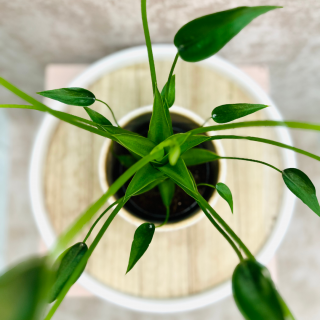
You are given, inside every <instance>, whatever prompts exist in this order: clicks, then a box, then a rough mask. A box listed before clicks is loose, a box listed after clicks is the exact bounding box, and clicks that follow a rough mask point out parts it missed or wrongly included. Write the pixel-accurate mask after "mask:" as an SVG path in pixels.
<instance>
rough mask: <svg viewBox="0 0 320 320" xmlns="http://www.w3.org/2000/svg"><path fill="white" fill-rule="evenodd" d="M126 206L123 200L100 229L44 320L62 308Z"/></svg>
mask: <svg viewBox="0 0 320 320" xmlns="http://www.w3.org/2000/svg"><path fill="white" fill-rule="evenodd" d="M124 204H125V201H123V200H122V201H121V202H120V203H119V204H118V206H117V207H116V208H115V210H114V211H113V212H112V213H111V215H110V216H109V217H108V219H107V220H106V222H105V223H104V225H103V226H102V228H101V229H100V231H99V233H98V234H97V236H96V237H95V239H94V241H93V242H92V244H91V246H90V247H89V249H88V251H87V252H86V254H85V255H84V256H83V258H82V259H81V261H80V263H79V264H78V266H77V267H76V269H75V270H74V271H73V273H72V275H71V277H70V278H69V280H68V281H67V283H66V284H65V286H64V287H63V289H62V290H61V292H60V294H59V296H58V298H57V300H56V302H55V304H54V305H53V306H52V307H51V309H50V310H49V312H48V314H47V316H46V317H45V319H44V320H50V319H51V318H52V316H53V315H54V314H55V312H56V310H57V309H58V307H59V306H60V304H61V302H62V301H63V299H64V298H65V296H66V294H67V293H68V291H69V289H70V288H71V287H72V285H73V284H74V282H75V281H76V279H77V275H78V274H79V272H80V271H81V270H82V269H83V267H84V266H85V264H86V263H87V261H88V260H89V258H90V256H91V255H92V253H93V251H94V249H95V248H96V246H97V245H98V243H99V241H100V240H101V238H102V236H103V235H104V233H105V232H106V230H107V229H108V227H109V225H110V223H111V222H112V220H113V219H114V218H115V216H116V215H117V213H118V212H119V211H120V209H121V208H122V207H123V206H124Z"/></svg>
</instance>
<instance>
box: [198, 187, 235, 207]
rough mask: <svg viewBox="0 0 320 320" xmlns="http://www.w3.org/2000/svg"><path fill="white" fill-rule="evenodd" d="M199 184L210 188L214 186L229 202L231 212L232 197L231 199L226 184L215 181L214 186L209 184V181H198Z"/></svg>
mask: <svg viewBox="0 0 320 320" xmlns="http://www.w3.org/2000/svg"><path fill="white" fill-rule="evenodd" d="M199 186H206V187H210V188H214V189H217V191H218V193H219V195H220V196H221V197H222V198H223V199H224V200H226V201H227V203H228V204H229V207H230V209H231V212H232V213H233V199H232V193H231V191H230V189H229V188H228V186H227V185H225V184H224V183H222V182H219V183H217V185H216V186H214V185H212V184H209V183H199V184H198V187H199Z"/></svg>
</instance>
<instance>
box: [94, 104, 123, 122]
mask: <svg viewBox="0 0 320 320" xmlns="http://www.w3.org/2000/svg"><path fill="white" fill-rule="evenodd" d="M96 101H99V102H101V103H103V104H104V105H106V106H107V108H108V109H109V110H110V112H111V114H112V118H113V120H114V122H115V123H116V125H117V126H118V127H120V126H119V123H118V121H117V119H116V117H115V115H114V113H113V111H112V109H111V108H110V107H109V105H108V104H107V103H106V102H104V101H102V100H100V99H96Z"/></svg>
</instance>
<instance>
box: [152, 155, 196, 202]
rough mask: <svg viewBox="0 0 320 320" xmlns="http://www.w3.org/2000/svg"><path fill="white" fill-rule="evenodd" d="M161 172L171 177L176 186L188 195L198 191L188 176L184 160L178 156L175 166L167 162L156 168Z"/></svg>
mask: <svg viewBox="0 0 320 320" xmlns="http://www.w3.org/2000/svg"><path fill="white" fill-rule="evenodd" d="M158 169H159V170H160V171H161V172H162V173H164V174H165V175H166V176H168V177H169V178H171V179H172V180H173V181H174V182H175V183H176V184H177V185H178V186H180V187H181V188H182V189H183V190H185V191H186V192H187V193H188V194H189V195H190V196H192V197H193V196H194V195H195V194H197V193H198V190H197V188H196V187H195V186H194V182H193V180H192V179H191V178H190V175H189V172H188V169H187V167H186V165H185V163H184V161H183V160H182V159H181V158H179V160H178V161H177V163H176V165H175V166H171V165H170V164H169V163H168V164H166V165H164V166H162V167H159V168H158Z"/></svg>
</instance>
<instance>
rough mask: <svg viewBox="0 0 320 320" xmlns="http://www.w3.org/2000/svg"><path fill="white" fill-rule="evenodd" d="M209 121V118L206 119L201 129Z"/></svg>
mask: <svg viewBox="0 0 320 320" xmlns="http://www.w3.org/2000/svg"><path fill="white" fill-rule="evenodd" d="M210 119H211V117H209V118H207V119H206V120H205V122H204V123H203V124H202V126H201V128H202V127H204V126H205V125H206V123H207V122H208V121H209V120H210ZM207 128H208V127H207ZM205 132H206V131H205Z"/></svg>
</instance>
